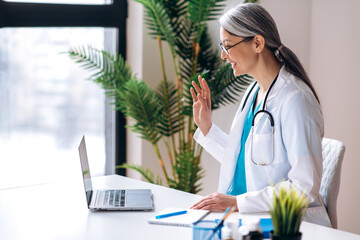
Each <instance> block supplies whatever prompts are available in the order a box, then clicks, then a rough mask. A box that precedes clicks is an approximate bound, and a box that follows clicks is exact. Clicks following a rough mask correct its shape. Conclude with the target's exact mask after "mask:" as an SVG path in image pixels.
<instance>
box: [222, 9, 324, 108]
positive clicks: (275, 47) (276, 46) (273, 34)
mask: <svg viewBox="0 0 360 240" xmlns="http://www.w3.org/2000/svg"><path fill="white" fill-rule="evenodd" d="M220 25H221V26H222V27H223V28H224V29H225V30H226V31H227V32H228V33H230V34H231V35H234V36H238V37H253V36H255V35H261V36H263V37H264V38H265V46H266V47H267V48H268V49H269V50H270V51H272V52H273V53H274V55H275V57H276V58H277V60H278V61H279V62H280V63H283V64H284V65H285V68H286V70H287V71H288V72H290V73H292V74H293V75H295V76H296V77H298V78H300V79H301V80H303V81H304V82H305V83H306V84H307V85H308V86H309V88H310V89H311V91H312V92H313V94H314V96H315V98H316V99H317V101H318V102H319V103H320V101H319V98H318V96H317V94H316V92H315V89H314V87H313V86H312V84H311V81H310V79H309V77H308V75H307V74H306V72H305V70H304V68H303V66H302V65H301V63H300V61H299V59H298V58H297V56H296V55H295V53H293V51H291V50H290V49H289V48H287V47H285V46H284V45H283V44H282V43H281V40H280V35H279V32H278V29H277V27H276V24H275V21H274V19H273V18H272V17H271V16H270V14H269V13H268V12H267V11H266V10H265V8H263V7H262V6H260V5H258V4H255V3H245V4H239V5H237V6H236V7H234V8H232V9H230V10H229V11H228V12H226V13H225V14H224V15H223V16H222V17H221V18H220Z"/></svg>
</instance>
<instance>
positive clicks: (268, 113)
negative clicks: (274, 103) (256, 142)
mask: <svg viewBox="0 0 360 240" xmlns="http://www.w3.org/2000/svg"><path fill="white" fill-rule="evenodd" d="M278 76H279V74H278V75H277V76H276V77H275V79H274V81H273V82H272V83H271V85H270V87H269V89H268V91H267V93H266V95H265V98H264V102H263V107H262V109H261V110H259V111H257V112H256V113H255V115H254V117H253V119H252V123H251V142H250V144H251V161H252V162H253V163H254V164H255V165H258V166H266V165H270V164H271V163H272V162H273V161H274V118H273V116H272V114H271V113H270V112H269V111H267V110H265V107H266V101H267V98H268V96H269V93H270V91H271V89H272V87H273V86H274V84H275V82H276V80H277V78H278ZM257 84H258V83H255V84H254V85H253V86H252V87H251V89H250V91H249V93H248V94H247V96H246V98H245V101H244V104H243V106H242V109H241V111H242V110H243V109H244V107H245V105H246V102H247V100H248V98H249V96H250V94H251V92H252V91H253V89H254V87H255V86H256V85H257ZM260 113H263V114H266V115H267V116H268V117H269V120H270V125H271V130H272V154H271V155H272V156H271V161H270V163H262V162H255V161H254V160H253V138H254V126H255V119H256V116H258V114H260Z"/></svg>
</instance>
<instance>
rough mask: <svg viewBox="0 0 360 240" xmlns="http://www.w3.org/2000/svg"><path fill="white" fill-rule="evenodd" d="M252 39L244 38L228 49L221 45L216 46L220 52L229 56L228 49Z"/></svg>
mask: <svg viewBox="0 0 360 240" xmlns="http://www.w3.org/2000/svg"><path fill="white" fill-rule="evenodd" d="M252 38H253V37H246V38H244V39H243V40H241V41H240V42H238V43H235V44H234V45H232V46H230V47H225V46H224V45H223V44H222V43H219V44H218V45H219V47H220V50H221V51H224V52H225V53H226V54H229V49H230V48H232V47H235V46H236V45H239V44H240V43H242V42H244V41H246V40H249V39H252Z"/></svg>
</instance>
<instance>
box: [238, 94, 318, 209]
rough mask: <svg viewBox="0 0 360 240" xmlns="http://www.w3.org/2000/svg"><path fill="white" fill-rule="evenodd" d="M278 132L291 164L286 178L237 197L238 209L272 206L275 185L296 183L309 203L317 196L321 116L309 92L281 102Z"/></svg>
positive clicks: (294, 184)
mask: <svg viewBox="0 0 360 240" xmlns="http://www.w3.org/2000/svg"><path fill="white" fill-rule="evenodd" d="M280 118H281V119H280V121H281V132H282V133H281V135H282V141H283V143H284V147H285V150H286V153H287V159H288V160H289V163H290V165H291V169H290V171H289V173H288V179H287V180H286V181H282V182H280V183H278V184H276V185H275V186H274V187H273V186H268V187H265V188H263V189H262V190H259V191H253V192H248V193H245V194H242V195H239V196H237V197H236V200H237V204H238V208H239V212H264V211H268V210H269V207H270V206H271V205H270V204H271V200H272V197H273V191H274V188H276V190H277V189H278V188H279V187H280V186H287V187H290V186H296V187H297V188H298V189H299V190H300V191H302V192H305V194H306V195H307V196H308V198H309V204H310V203H312V202H313V201H315V200H316V199H317V197H318V195H319V189H320V183H321V176H322V150H321V140H322V137H323V118H322V113H321V109H320V106H319V104H318V103H317V101H316V99H315V98H314V97H313V96H312V95H311V96H310V93H308V92H304V91H299V92H296V93H295V94H293V95H292V96H290V97H289V98H288V99H286V100H285V101H284V104H283V109H282V112H281V117H280Z"/></svg>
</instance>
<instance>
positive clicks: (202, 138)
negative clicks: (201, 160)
mask: <svg viewBox="0 0 360 240" xmlns="http://www.w3.org/2000/svg"><path fill="white" fill-rule="evenodd" d="M215 128H216V125H215V124H214V123H211V127H210V130H209V132H208V134H206V136H204V134H203V133H202V132H201V130H200V128H198V129H196V131H195V134H194V139H195V140H196V141H197V142H198V143H199V144H200V145H203V144H206V142H208V141H210V139H213V138H214V136H215V132H216V131H215Z"/></svg>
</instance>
